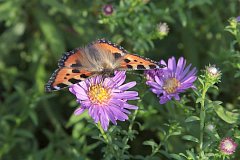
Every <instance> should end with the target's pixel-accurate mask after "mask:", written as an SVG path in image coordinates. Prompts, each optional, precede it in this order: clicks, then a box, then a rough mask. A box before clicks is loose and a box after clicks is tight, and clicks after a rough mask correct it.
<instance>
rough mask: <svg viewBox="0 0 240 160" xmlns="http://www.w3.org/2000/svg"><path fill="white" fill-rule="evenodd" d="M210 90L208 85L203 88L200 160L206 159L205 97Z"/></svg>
mask: <svg viewBox="0 0 240 160" xmlns="http://www.w3.org/2000/svg"><path fill="white" fill-rule="evenodd" d="M207 90H208V87H207V85H205V86H204V87H203V91H202V97H201V98H202V100H201V111H200V138H199V139H200V140H199V149H200V159H203V157H204V151H203V136H204V125H205V116H206V112H205V111H206V110H205V97H206V92H207Z"/></svg>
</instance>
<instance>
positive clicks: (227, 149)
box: [219, 137, 237, 155]
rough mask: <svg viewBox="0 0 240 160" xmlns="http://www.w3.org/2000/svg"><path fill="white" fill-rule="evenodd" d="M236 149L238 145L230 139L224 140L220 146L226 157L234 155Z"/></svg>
mask: <svg viewBox="0 0 240 160" xmlns="http://www.w3.org/2000/svg"><path fill="white" fill-rule="evenodd" d="M236 148H237V143H235V142H234V141H233V140H232V139H231V138H230V137H227V138H224V139H223V140H222V141H221V142H220V144H219V149H220V151H221V152H222V153H223V154H226V155H231V154H233V153H234V152H235V150H236Z"/></svg>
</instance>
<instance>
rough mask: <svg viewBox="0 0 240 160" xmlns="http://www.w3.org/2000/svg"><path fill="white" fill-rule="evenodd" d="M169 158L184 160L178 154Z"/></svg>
mask: <svg viewBox="0 0 240 160" xmlns="http://www.w3.org/2000/svg"><path fill="white" fill-rule="evenodd" d="M169 157H170V158H172V159H176V160H183V158H182V157H181V156H179V155H177V154H170V155H169Z"/></svg>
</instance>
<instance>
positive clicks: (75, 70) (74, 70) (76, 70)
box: [72, 69, 80, 73]
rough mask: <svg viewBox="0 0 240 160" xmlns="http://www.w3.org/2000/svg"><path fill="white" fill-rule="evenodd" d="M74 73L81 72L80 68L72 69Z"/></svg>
mask: <svg viewBox="0 0 240 160" xmlns="http://www.w3.org/2000/svg"><path fill="white" fill-rule="evenodd" d="M72 73H80V70H78V69H73V70H72Z"/></svg>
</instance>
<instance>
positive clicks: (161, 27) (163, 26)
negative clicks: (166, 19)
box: [157, 22, 169, 36]
mask: <svg viewBox="0 0 240 160" xmlns="http://www.w3.org/2000/svg"><path fill="white" fill-rule="evenodd" d="M157 31H158V33H159V34H160V35H162V36H166V35H167V34H168V32H169V27H168V25H167V23H161V22H160V23H159V24H158V25H157Z"/></svg>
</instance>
